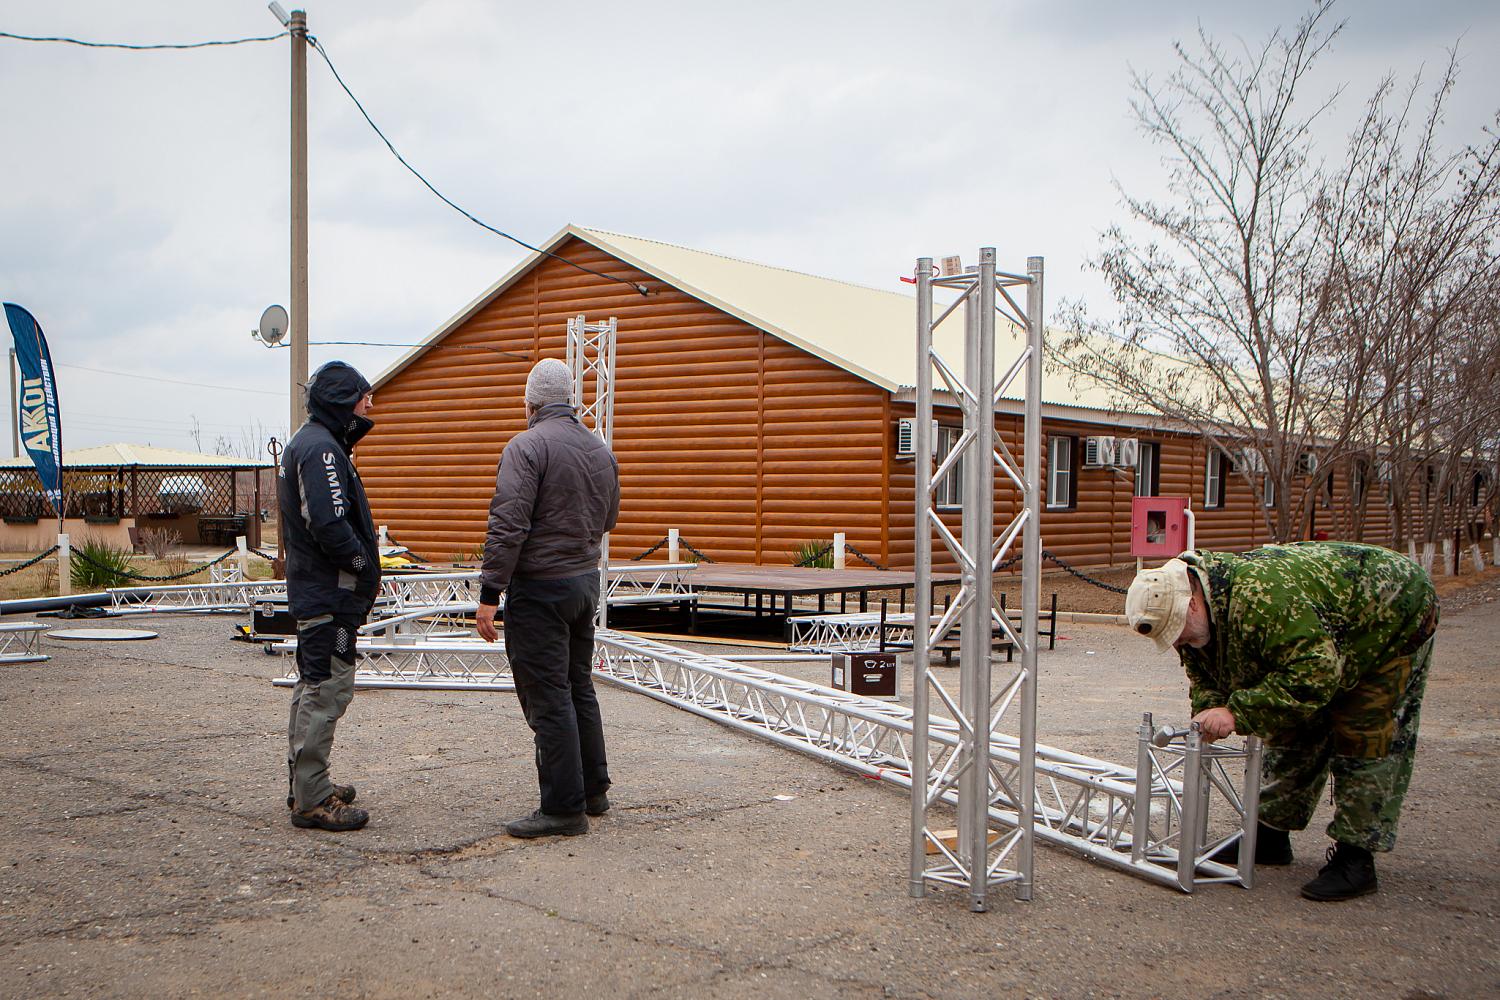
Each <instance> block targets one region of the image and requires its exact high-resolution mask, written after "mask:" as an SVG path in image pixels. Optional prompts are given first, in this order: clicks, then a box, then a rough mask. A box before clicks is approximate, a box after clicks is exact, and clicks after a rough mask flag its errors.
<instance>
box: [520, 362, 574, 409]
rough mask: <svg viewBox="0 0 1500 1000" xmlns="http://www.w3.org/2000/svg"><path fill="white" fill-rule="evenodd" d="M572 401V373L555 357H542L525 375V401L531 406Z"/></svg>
mask: <svg viewBox="0 0 1500 1000" xmlns="http://www.w3.org/2000/svg"><path fill="white" fill-rule="evenodd" d="M572 401H573V373H572V372H570V371H568V366H567V365H566V364H564V363H563V362H561V361H559V360H558V359H556V358H543V359H542V360H540V361H538V362H537V363H536V364H535V365H534V366H533V367H532V369H531V374H530V375H527V376H526V402H528V403H530V404H531V405H532V406H546V405H547V404H548V403H571V402H572Z"/></svg>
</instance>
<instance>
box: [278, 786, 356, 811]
mask: <svg viewBox="0 0 1500 1000" xmlns="http://www.w3.org/2000/svg"><path fill="white" fill-rule="evenodd" d="M357 794H359V793H358V792H356V791H355V790H354V786H353V785H334V786H333V797H334V798H336V799H338V800H339V801H340V802H342V803H343V804H344V805H346V806H347V805H348V804H349V803H351V802H353V801H354V797H355V796H356V795H357ZM296 804H297V800H296V799H294V798H292V797H291V796H290V795H288V796H287V797H286V807H287V808H288V809H290V808H292V807H293V806H295V805H296Z"/></svg>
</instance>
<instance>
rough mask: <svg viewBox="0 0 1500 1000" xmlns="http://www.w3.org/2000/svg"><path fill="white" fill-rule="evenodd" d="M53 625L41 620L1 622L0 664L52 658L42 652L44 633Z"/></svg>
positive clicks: (31, 661) (38, 661)
mask: <svg viewBox="0 0 1500 1000" xmlns="http://www.w3.org/2000/svg"><path fill="white" fill-rule="evenodd" d="M51 627H52V626H50V625H43V624H41V623H40V622H0V664H4V663H45V662H46V661H47V660H50V659H52V657H50V656H48V655H47V654H46V653H44V652H42V633H43V632H45V631H47V629H49V628H51Z"/></svg>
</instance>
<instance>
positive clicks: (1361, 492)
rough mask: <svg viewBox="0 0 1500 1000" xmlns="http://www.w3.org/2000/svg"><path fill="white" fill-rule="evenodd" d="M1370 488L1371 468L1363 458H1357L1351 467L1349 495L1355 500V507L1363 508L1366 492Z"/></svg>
mask: <svg viewBox="0 0 1500 1000" xmlns="http://www.w3.org/2000/svg"><path fill="white" fill-rule="evenodd" d="M1369 486H1370V466H1369V465H1368V464H1367V463H1366V462H1365V460H1364V459H1362V458H1356V459H1355V460H1354V462H1353V464H1351V465H1350V466H1349V495H1350V496H1351V497H1353V498H1354V506H1356V507H1362V506H1364V502H1365V491H1366V490H1367V489H1369Z"/></svg>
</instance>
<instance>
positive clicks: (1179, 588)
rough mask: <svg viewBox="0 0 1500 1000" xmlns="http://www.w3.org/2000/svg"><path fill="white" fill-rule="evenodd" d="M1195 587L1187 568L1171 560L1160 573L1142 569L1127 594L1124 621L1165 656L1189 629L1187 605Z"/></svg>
mask: <svg viewBox="0 0 1500 1000" xmlns="http://www.w3.org/2000/svg"><path fill="white" fill-rule="evenodd" d="M1192 598H1193V585H1192V583H1190V582H1189V580H1188V564H1187V563H1185V562H1183V561H1182V560H1181V559H1168V560H1167V561H1166V562H1165V563H1163V564H1162V565H1161V567H1160V568H1158V569H1143V570H1141V571H1140V572H1139V573H1137V574H1136V575H1135V580H1133V581H1132V582H1131V584H1130V589H1129V590H1128V591H1126V593H1125V620H1126V621H1128V622H1129V623H1130V627H1131V628H1133V629H1135V631H1137V632H1139V633H1140V634H1141V635H1144V636H1147V637H1148V638H1150V639H1152V640H1153V641H1155V643H1156V648H1157V649H1159V650H1161V651H1162V652H1166V651H1167V650H1169V649H1171V648H1172V643H1174V642H1176V641H1177V637H1178V636H1180V635H1182V630H1183V628H1184V627H1185V626H1186V625H1187V615H1188V603H1189V602H1190V601H1191V600H1192Z"/></svg>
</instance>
